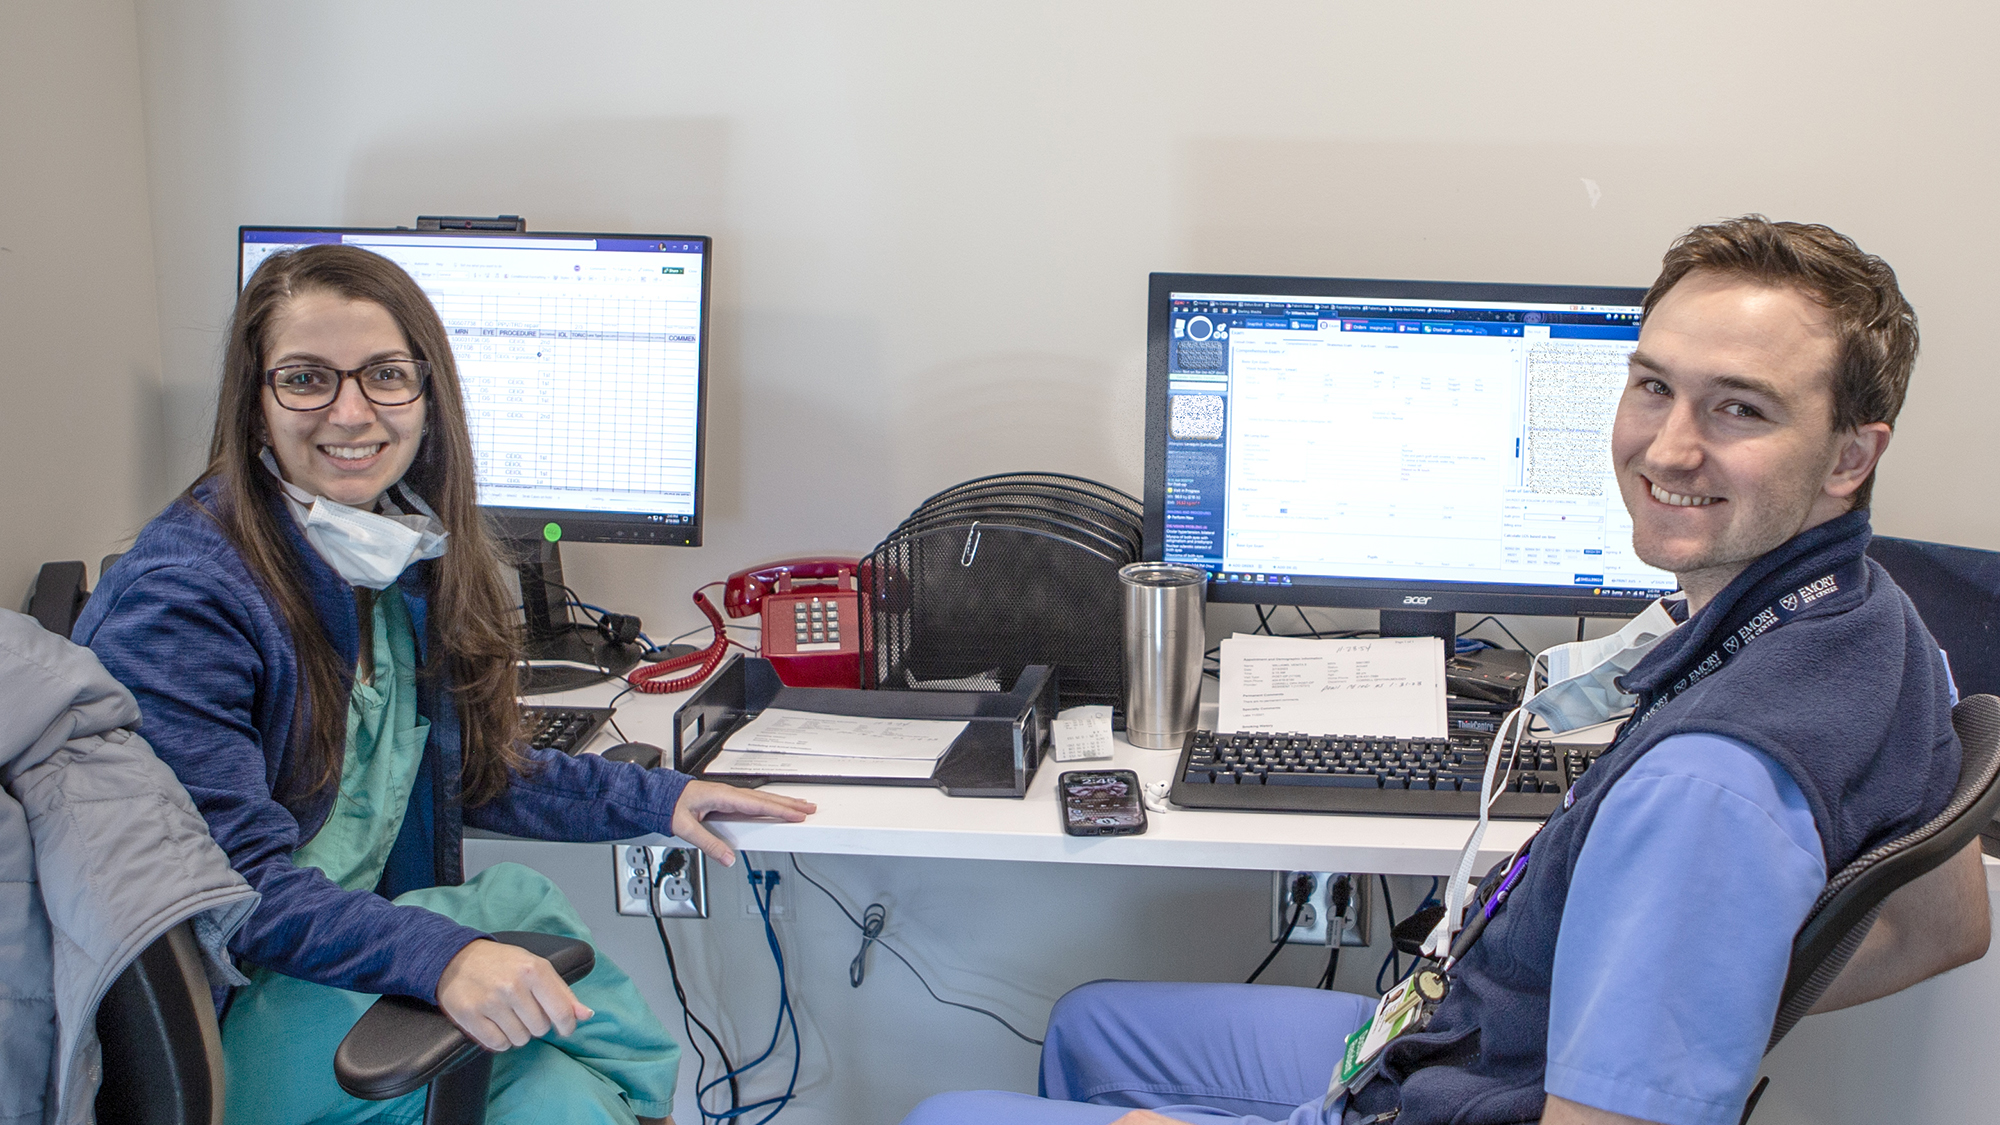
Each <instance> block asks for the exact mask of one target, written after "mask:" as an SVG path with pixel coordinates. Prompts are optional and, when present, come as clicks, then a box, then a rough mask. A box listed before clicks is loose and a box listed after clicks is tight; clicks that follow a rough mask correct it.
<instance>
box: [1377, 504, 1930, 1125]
mask: <svg viewBox="0 0 2000 1125" xmlns="http://www.w3.org/2000/svg"><path fill="white" fill-rule="evenodd" d="M1868 537H1869V529H1868V516H1867V513H1866V512H1852V513H1849V514H1847V515H1844V516H1841V517H1840V518H1838V519H1835V520H1832V521H1830V522H1828V523H1825V524H1821V525H1820V526H1818V527H1815V528H1812V529H1810V530H1808V531H1806V532H1804V533H1802V534H1800V535H1798V536H1797V537H1795V538H1793V539H1792V540H1791V541H1790V542H1788V543H1786V544H1784V545H1783V546H1782V547H1779V548H1778V549H1776V550H1774V551H1772V552H1771V553H1770V554H1768V555H1765V556H1764V557H1763V558H1761V559H1759V560H1757V562H1755V563H1753V564H1752V565H1751V566H1750V568H1749V569H1748V570H1746V571H1744V573H1742V574H1741V575H1738V576H1737V578H1736V580H1735V581H1733V582H1731V583H1730V584H1729V586H1728V587H1727V588H1726V589H1724V590H1723V591H1722V592H1721V593H1720V594H1719V595H1717V597H1716V598H1715V600H1714V601H1713V602H1711V603H1710V604H1709V605H1707V606H1705V607H1703V608H1702V611H1701V612H1700V613H1697V614H1696V615H1695V616H1694V617H1693V618H1692V619H1691V620H1689V621H1688V623H1687V624H1686V625H1684V626H1682V627H1681V628H1679V629H1677V630H1675V631H1674V632H1673V633H1672V634H1670V635H1669V636H1668V637H1667V639H1666V640H1664V641H1662V642H1661V643H1660V645H1659V647H1658V648H1656V649H1655V650H1654V651H1653V652H1651V653H1649V654H1648V655H1647V656H1646V658H1645V659H1644V660H1643V661H1641V662H1640V664H1639V666H1638V667H1636V668H1634V669H1633V670H1632V671H1631V673H1629V674H1628V675H1627V676H1626V677H1625V688H1626V690H1627V691H1628V692H1632V693H1633V694H1636V695H1638V696H1639V697H1640V703H1639V707H1638V710H1637V712H1636V714H1638V715H1640V716H1644V718H1643V720H1642V719H1637V718H1635V719H1634V720H1632V721H1629V722H1627V723H1626V725H1625V728H1624V729H1623V730H1621V731H1620V733H1619V738H1618V741H1616V742H1615V743H1614V744H1613V745H1612V748H1611V749H1610V750H1609V751H1608V752H1607V753H1606V754H1605V755H1604V756H1603V757H1602V758H1600V759H1599V760H1598V762H1597V764H1595V765H1594V766H1592V767H1591V768H1590V770H1589V771H1588V772H1587V773H1586V774H1584V776H1583V778H1582V779H1581V780H1580V781H1579V782H1578V783H1577V785H1576V787H1575V789H1574V791H1573V793H1572V797H1573V798H1574V801H1573V803H1572V804H1570V806H1569V807H1568V808H1566V809H1564V810H1563V811H1561V812H1559V813H1557V814H1556V815H1555V816H1554V817H1551V818H1550V820H1549V822H1548V824H1547V826H1546V827H1544V828H1543V829H1542V832H1541V834H1540V835H1539V836H1538V837H1537V838H1536V840H1535V844H1534V849H1533V852H1532V853H1531V856H1530V859H1529V862H1528V867H1527V870H1526V871H1525V872H1524V874H1523V876H1522V879H1521V881H1520V882H1519V883H1518V884H1517V885H1516V887H1515V889H1514V891H1513V892H1512V896H1511V898H1510V899H1509V900H1508V902H1507V904H1506V906H1505V907H1504V908H1503V909H1501V910H1500V911H1499V913H1497V914H1496V915H1495V916H1494V918H1493V921H1492V922H1491V924H1490V925H1488V926H1487V928H1486V932H1485V934H1484V935H1482V936H1481V938H1480V940H1479V942H1478V943H1477V944H1476V945H1475V946H1474V947H1473V949H1472V951H1471V952H1470V953H1469V954H1468V955H1467V956H1466V957H1465V959H1464V960H1463V961H1461V962H1460V963H1459V965H1458V966H1457V967H1456V968H1455V969H1454V971H1453V974H1452V975H1453V983H1452V989H1451V993H1450V995H1449V996H1447V997H1446V999H1445V1001H1444V1003H1443V1004H1441V1005H1440V1006H1439V1008H1438V1012H1437V1016H1436V1018H1435V1019H1434V1020H1433V1021H1432V1024H1431V1027H1430V1029H1429V1030H1427V1031H1426V1032H1424V1033H1423V1034H1421V1035H1412V1036H1406V1037H1404V1038H1403V1039H1400V1040H1397V1041H1396V1042H1394V1043H1392V1044H1391V1045H1390V1047H1389V1049H1388V1056H1387V1058H1386V1059H1385V1065H1384V1067H1383V1070H1382V1078H1380V1079H1378V1080H1377V1081H1375V1082H1374V1083H1372V1084H1371V1085H1370V1086H1369V1087H1367V1088H1366V1089H1364V1090H1362V1091H1361V1092H1360V1093H1359V1094H1358V1095H1356V1097H1355V1099H1354V1108H1355V1109H1358V1110H1360V1111H1361V1112H1363V1113H1376V1112H1381V1111H1383V1110H1385V1109H1387V1108H1389V1107H1391V1106H1393V1105H1395V1104H1397V1102H1398V1101H1399V1100H1400V1103H1401V1105H1402V1107H1403V1108H1402V1113H1401V1115H1400V1116H1399V1117H1398V1118H1397V1121H1398V1125H1429V1123H1431V1122H1461V1123H1467V1125H1472V1123H1478V1125H1486V1123H1500V1122H1520V1121H1535V1120H1538V1119H1540V1117H1541V1116H1542V1107H1543V1103H1544V1093H1543V1084H1544V1082H1545V1081H1546V1077H1545V1072H1546V1069H1547V1063H1548V1033H1549V987H1550V980H1551V978H1552V976H1553V972H1554V967H1555V951H1556V932H1557V929H1558V927H1559V925H1560V924H1561V921H1562V914H1563V904H1564V903H1565V902H1566V901H1567V899H1568V895H1569V881H1570V875H1571V873H1572V872H1573V871H1574V870H1575V867H1576V861H1577V857H1578V856H1579V855H1580V854H1581V853H1582V850H1583V843H1584V839H1585V837H1586V835H1587V834H1588V833H1589V831H1590V825H1591V822H1592V820H1593V819H1594V818H1595V816H1596V814H1597V809H1598V806H1599V805H1600V804H1601V803H1602V801H1603V799H1604V796H1605V794H1606V793H1607V792H1608V791H1609V790H1610V788H1611V786H1612V784H1613V783H1615V782H1616V781H1617V780H1618V779H1619V778H1620V777H1622V776H1623V775H1624V774H1625V772H1626V771H1627V770H1629V769H1630V768H1631V767H1632V764H1633V763H1634V762H1637V761H1638V760H1639V758H1640V757H1641V756H1642V755H1644V754H1645V753H1646V752H1647V751H1648V750H1650V749H1652V748H1653V747H1654V746H1655V745H1657V744H1659V743H1660V742H1661V741H1662V740H1664V739H1666V738H1669V737H1671V736H1673V735H1676V734H1683V733H1693V732H1703V733H1710V734H1720V735H1726V736H1729V737H1731V738H1735V739H1739V740H1741V741H1743V742H1746V743H1748V744H1750V745H1752V746H1755V747H1757V748H1758V749H1760V750H1762V751H1764V752H1765V753H1767V754H1769V755H1770V756H1771V757H1772V758H1774V759H1775V760H1776V761H1777V762H1778V764H1779V765H1781V766H1783V767H1784V769H1785V770H1786V771H1787V772H1788V773H1790V774H1791V776H1792V779H1793V780H1794V781H1796V782H1797V783H1798V785H1799V788H1800V790H1801V791H1802V792H1803V793H1804V795H1805V798H1806V801H1807V803H1808V805H1809V806H1810V807H1811V809H1812V814H1813V822H1814V824H1815V825H1816V827H1817V828H1818V830H1819V836H1820V841H1821V845H1822V847H1823V848H1824V850H1825V853H1826V855H1825V858H1826V868H1827V871H1828V872H1829V873H1831V872H1834V871H1837V870H1839V869H1840V868H1841V867H1842V866H1844V865H1845V864H1846V863H1848V862H1849V861H1850V860H1852V859H1853V858H1855V857H1856V856H1858V855H1859V854H1861V853H1862V852H1863V851H1865V850H1866V849H1868V848H1870V847H1873V846H1874V845H1876V844H1878V843H1880V842H1882V841H1883V840H1886V839H1888V838H1890V837H1893V836H1895V835H1897V834H1900V833H1903V832H1906V831H1909V830H1911V829H1913V828H1915V827H1917V826H1918V825H1919V824H1921V823H1923V822H1924V821H1925V820H1927V819H1928V818H1930V817H1931V816H1933V815H1935V814H1936V813H1937V812H1938V811H1940V810H1941V809H1943V808H1944V805H1945V803H1946V801H1947V800H1948V799H1949V798H1950V795H1951V791H1952V788H1953V786H1954V785H1955V784H1956V782H1957V779H1958V765H1959V748H1958V739H1957V736H1956V735H1954V734H1953V732H1952V727H1951V706H1950V699H1949V690H1948V688H1947V685H1946V677H1945V673H1944V665H1943V662H1942V659H1941V658H1940V656H1939V654H1938V649H1937V644H1936V642H1934V641H1933V640H1932V639H1931V636H1930V634H1929V633H1928V632H1927V631H1926V630H1925V629H1924V626H1923V623H1922V622H1921V621H1919V620H1918V618H1917V614H1916V610H1915V609H1914V608H1912V607H1911V605H1910V601H1909V599H1908V598H1906V597H1904V596H1903V592H1902V591H1901V590H1899V589H1897V588H1896V585H1895V583H1893V582H1891V581H1890V580H1889V576H1888V573H1887V572H1885V571H1884V570H1883V569H1882V568H1881V567H1880V566H1877V565H1876V564H1875V563H1873V562H1872V561H1866V560H1865V559H1863V555H1862V552H1863V550H1864V549H1865V548H1866V547H1867V545H1868ZM1857 560H1861V566H1860V567H1859V568H1857V567H1855V566H1854V565H1853V564H1855V563H1856V561H1857ZM1843 567H1846V570H1847V573H1848V574H1849V576H1850V580H1849V581H1848V582H1847V583H1846V584H1844V585H1842V586H1841V587H1840V588H1839V589H1837V590H1835V591H1831V592H1829V590H1828V588H1827V586H1825V585H1817V586H1816V585H1815V583H1818V582H1819V580H1820V579H1822V578H1824V577H1825V576H1827V575H1829V574H1835V573H1838V572H1840V571H1841V570H1842V568H1843ZM1801 595H1812V596H1804V597H1802V596H1801ZM1787 597H1790V598H1791V599H1793V602H1792V604H1795V605H1798V606H1799V608H1798V610H1797V613H1796V616H1793V617H1791V618H1790V620H1788V621H1787V622H1785V623H1784V624H1783V625H1781V626H1779V627H1777V628H1776V629H1772V630H1769V631H1766V632H1763V633H1762V634H1761V635H1755V636H1754V639H1753V640H1751V641H1749V642H1748V643H1744V642H1743V641H1742V640H1741V639H1740V638H1741V637H1742V636H1743V635H1744V634H1743V633H1742V632H1741V630H1742V627H1743V626H1745V625H1746V624H1749V625H1750V626H1751V632H1752V633H1753V634H1754V633H1755V629H1756V625H1755V621H1756V617H1757V614H1758V612H1759V611H1760V610H1763V609H1764V608H1765V607H1767V606H1770V605H1773V604H1780V599H1783V598H1787ZM1730 636H1735V637H1737V638H1739V639H1738V643H1737V649H1736V651H1735V653H1734V654H1733V655H1729V656H1727V657H1726V661H1725V662H1724V663H1723V664H1722V665H1721V667H1720V668H1719V669H1714V670H1713V671H1711V672H1710V673H1709V674H1707V675H1702V676H1697V677H1690V673H1691V672H1693V671H1695V670H1696V669H1697V668H1700V667H1701V666H1702V665H1703V664H1704V663H1705V662H1706V659H1707V658H1708V657H1709V656H1710V654H1711V653H1714V652H1717V651H1723V646H1722V641H1723V639H1724V638H1725V637H1730ZM1684 678H1686V679H1690V680H1691V682H1690V683H1689V684H1688V686H1687V687H1686V688H1685V690H1684V691H1682V692H1680V693H1679V694H1675V693H1674V687H1675V685H1676V683H1677V682H1678V681H1681V680H1682V679H1684ZM1655 703H1659V704H1660V706H1658V707H1657V708H1653V707H1652V705H1653V704H1655ZM1649 709H1651V710H1650V714H1649V713H1648V712H1649ZM1489 878H1491V876H1489ZM1647 908H1648V909H1669V910H1671V909H1699V906H1698V905H1696V904H1673V903H1664V904H1661V903H1656V904H1649V905H1648V906H1647Z"/></svg>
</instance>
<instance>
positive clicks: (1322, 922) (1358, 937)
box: [1271, 871, 1368, 946]
mask: <svg viewBox="0 0 2000 1125" xmlns="http://www.w3.org/2000/svg"><path fill="white" fill-rule="evenodd" d="M1301 878H1304V879H1309V880H1311V881H1312V890H1311V891H1309V892H1308V893H1307V895H1306V905H1305V909H1304V910H1301V911H1300V912H1299V924H1298V925H1297V926H1294V927H1293V928H1292V933H1291V936H1290V937H1289V938H1286V940H1287V941H1288V942H1290V943H1291V944H1293V945H1332V944H1333V941H1334V938H1333V936H1332V935H1333V932H1334V931H1333V930H1332V929H1331V928H1330V927H1329V925H1328V916H1329V915H1330V914H1333V892H1334V888H1335V886H1336V884H1337V883H1338V881H1339V880H1341V879H1345V880H1347V888H1348V893H1347V909H1346V910H1344V911H1342V912H1340V913H1339V914H1337V915H1334V923H1335V924H1336V925H1337V926H1338V927H1339V930H1338V934H1339V940H1340V944H1342V945H1352V946H1366V945H1367V944H1368V881H1367V879H1366V878H1365V877H1363V876H1360V875H1354V874H1349V873H1347V872H1343V871H1274V872H1272V873H1271V940H1272V941H1277V940H1278V938H1279V937H1280V936H1282V935H1283V934H1284V932H1285V923H1286V922H1289V921H1291V919H1292V885H1293V884H1294V883H1295V882H1297V881H1298V880H1299V879H1301Z"/></svg>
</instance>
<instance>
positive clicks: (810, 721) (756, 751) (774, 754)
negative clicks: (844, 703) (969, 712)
mask: <svg viewBox="0 0 2000 1125" xmlns="http://www.w3.org/2000/svg"><path fill="white" fill-rule="evenodd" d="M966 725H967V724H966V723H965V722H964V721H963V720H937V719H865V718H859V717H855V716H851V715H821V714H818V713H815V712H811V711H788V710H786V709H784V708H781V707H772V708H768V709H766V710H765V711H763V712H762V713H760V714H759V715H758V716H757V717H756V718H754V719H752V720H750V721H749V722H748V723H745V724H744V725H743V726H742V728H741V729H739V730H737V731H736V733H734V734H732V735H730V736H729V741H727V742H725V743H723V744H722V750H721V752H720V753H718V754H716V756H715V760H714V761H713V762H710V763H709V765H708V768H707V769H706V770H705V771H703V772H705V773H729V774H743V775H748V776H753V777H800V776H812V777H894V778H910V777H929V776H930V775H931V773H932V772H933V771H934V770H935V769H936V768H937V762H938V759H939V758H941V757H943V756H944V752H945V751H946V750H949V749H951V744H952V742H953V740H955V739H956V738H958V736H959V735H960V734H961V733H963V732H964V730H965V728H966Z"/></svg>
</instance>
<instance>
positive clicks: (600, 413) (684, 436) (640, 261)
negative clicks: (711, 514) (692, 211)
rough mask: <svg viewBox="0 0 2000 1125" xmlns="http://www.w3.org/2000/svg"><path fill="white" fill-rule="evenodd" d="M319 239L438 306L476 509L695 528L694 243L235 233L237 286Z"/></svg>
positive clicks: (697, 278) (697, 261) (697, 263)
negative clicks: (471, 464) (384, 265)
mask: <svg viewBox="0 0 2000 1125" xmlns="http://www.w3.org/2000/svg"><path fill="white" fill-rule="evenodd" d="M316 242H345V243H347V244H349V245H353V246H359V247H361V248H362V249H365V250H369V251H372V252H374V253H377V254H380V255H382V256H383V257H386V258H388V259H390V260H391V261H394V262H395V263H396V264H397V265H400V266H402V267H403V269H404V270H406V271H408V272H409V274H410V276H411V277H412V278H414V279H415V280H416V282H417V284H418V285H419V286H421V287H422V288H423V290H424V292H425V294H427V295H428V296H429V297H430V299H431V303H432V304H433V305H435V306H436V307H437V311H438V315H439V316H440V317H442V318H443V320H444V325H445V330H446V332H448V333H449V334H450V336H451V346H452V354H453V356H454V357H455V359H456V360H457V363H458V372H459V381H460V383H461V385H462V386H463V388H464V393H465V407H466V415H467V422H468V424H469V425H470V427H471V430H472V443H473V454H474V459H475V461H476V463H477V473H478V483H479V503H480V504H481V505H483V506H485V507H489V508H525V509H537V510H541V509H549V510H564V511H581V512H596V513H605V514H609V515H619V516H644V517H647V518H649V519H650V520H652V521H654V522H659V523H669V524H676V523H692V522H693V521H694V519H695V517H696V511H695V493H696V480H695V477H696V473H697V472H698V471H699V467H700V466H699V464H698V461H699V458H698V432H697V427H698V425H699V420H700V400H699V395H700V389H701V371H700V358H701V328H702V317H701V301H702V268H703V262H704V258H703V254H702V243H700V242H694V241H688V242H677V241H672V240H660V239H651V240H645V239H636V238H635V239H611V238H593V237H587V236H547V237H537V236H533V235H523V236H519V237H490V236H484V237H476V238H474V237H464V236H456V235H448V234H444V235H441V234H436V233H421V232H414V231H413V232H396V231H384V232H375V233H364V232H323V231H313V232H307V231H298V230H254V229H246V230H244V231H243V242H242V249H243V257H242V279H243V280H244V281H246V282H247V281H248V280H249V278H250V275H251V274H252V273H253V272H255V270H256V268H257V266H258V265H259V264H260V263H262V262H263V260H264V259H265V258H267V257H269V256H270V255H272V254H274V253H276V252H278V251H280V250H286V249H292V248H295V247H297V246H302V245H307V244H310V243H316Z"/></svg>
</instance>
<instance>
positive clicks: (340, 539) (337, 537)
mask: <svg viewBox="0 0 2000 1125" xmlns="http://www.w3.org/2000/svg"><path fill="white" fill-rule="evenodd" d="M263 460H264V467H265V468H267V469H269V470H271V475H272V476H274V477H277V478H278V484H279V486H280V487H282V488H283V489H284V490H285V506H286V507H287V508H290V509H291V512H292V516H293V517H294V518H295V519H297V520H298V521H299V527H300V528H301V529H303V530H304V531H305V534H306V542H308V543H311V544H312V546H313V550H315V551H318V552H319V557H320V558H322V559H325V560H326V565H328V566H330V567H332V568H333V570H334V573H336V574H338V575H340V576H341V577H342V578H343V579H346V580H347V583H348V584H349V585H351V586H366V587H368V588H369V589H371V590H386V589H388V588H389V587H390V586H392V585H394V584H395V582H396V579H397V578H398V577H400V576H401V575H402V573H403V572H404V571H405V570H408V569H409V568H410V566H411V564H413V563H416V562H418V561H420V560H423V559H434V558H437V557H438V556H439V555H442V554H444V549H445V539H446V538H447V537H448V536H449V535H450V533H449V532H447V531H445V529H444V524H443V523H442V522H440V521H439V520H438V518H437V513H436V512H433V511H431V509H430V506H429V505H427V504H425V503H424V501H423V498H422V497H419V496H418V495H417V494H416V493H415V492H412V491H410V490H409V489H408V488H406V487H404V486H403V485H401V484H400V483H399V484H397V485H396V488H397V489H398V490H400V491H401V492H402V494H403V499H404V500H405V501H406V502H407V503H408V504H409V505H410V506H411V507H412V508H415V509H416V510H417V511H416V513H415V514H410V515H405V514H404V513H403V511H402V509H400V508H398V507H396V505H395V502H394V501H391V500H389V499H388V498H387V497H386V496H385V497H384V498H383V503H384V505H385V506H387V507H388V509H389V512H390V514H388V515H382V514H378V513H376V512H368V511H363V510H362V509H360V508H353V507H349V506H348V505H346V504H340V503H336V502H334V501H332V500H328V499H327V498H326V497H324V496H314V495H313V494H312V493H310V492H307V491H306V490H305V489H303V488H300V487H299V486H297V485H295V484H293V483H291V482H290V481H288V480H286V479H285V478H284V477H282V476H279V474H278V466H277V463H276V461H275V460H274V459H273V458H272V456H271V451H270V450H269V449H266V450H264V454H263Z"/></svg>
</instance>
